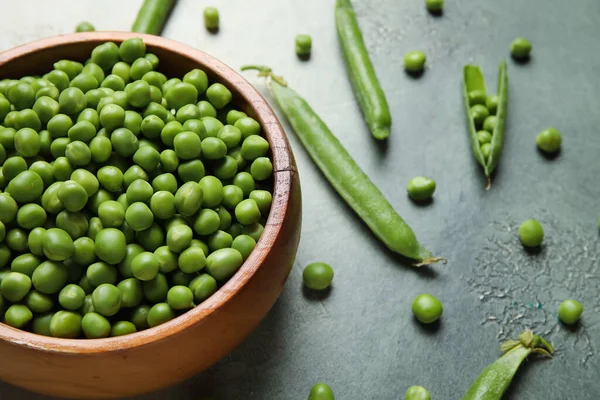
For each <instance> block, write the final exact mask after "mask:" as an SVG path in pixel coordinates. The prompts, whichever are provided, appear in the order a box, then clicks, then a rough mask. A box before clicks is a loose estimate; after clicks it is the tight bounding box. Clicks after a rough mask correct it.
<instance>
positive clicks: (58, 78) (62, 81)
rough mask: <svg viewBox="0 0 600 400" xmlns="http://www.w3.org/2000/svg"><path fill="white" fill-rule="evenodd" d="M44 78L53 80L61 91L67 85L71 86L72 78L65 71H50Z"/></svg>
mask: <svg viewBox="0 0 600 400" xmlns="http://www.w3.org/2000/svg"><path fill="white" fill-rule="evenodd" d="M43 78H44V79H47V80H48V81H50V82H52V83H53V84H54V86H56V87H57V88H58V90H60V91H61V92H62V91H63V90H65V89H66V88H67V87H69V81H70V78H69V75H67V73H66V72H64V71H61V70H54V71H50V72H48V73H47V74H46V75H44V76H43Z"/></svg>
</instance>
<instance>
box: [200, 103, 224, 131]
mask: <svg viewBox="0 0 600 400" xmlns="http://www.w3.org/2000/svg"><path fill="white" fill-rule="evenodd" d="M196 107H198V111H199V112H200V118H201V119H202V118H205V117H210V118H217V109H216V108H215V107H214V106H213V105H212V104H210V103H209V102H208V101H206V100H200V101H199V102H198V104H197V105H196ZM210 121H211V122H214V121H213V120H210ZM217 121H218V120H217ZM200 122H202V121H200ZM219 122H220V121H219ZM209 124H210V122H209ZM201 133H203V134H204V136H201V138H204V137H205V136H206V128H205V129H204V130H203V131H202V132H201Z"/></svg>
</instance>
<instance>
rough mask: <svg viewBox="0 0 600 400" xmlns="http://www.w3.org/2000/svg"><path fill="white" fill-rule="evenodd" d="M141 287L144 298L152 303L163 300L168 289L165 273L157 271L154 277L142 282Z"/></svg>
mask: <svg viewBox="0 0 600 400" xmlns="http://www.w3.org/2000/svg"><path fill="white" fill-rule="evenodd" d="M142 289H143V291H144V297H146V300H148V301H150V302H152V303H158V302H160V301H164V300H165V299H166V298H167V292H168V291H169V283H168V282H167V278H166V276H165V275H163V274H161V273H159V274H158V275H156V278H154V279H151V280H149V281H144V282H142Z"/></svg>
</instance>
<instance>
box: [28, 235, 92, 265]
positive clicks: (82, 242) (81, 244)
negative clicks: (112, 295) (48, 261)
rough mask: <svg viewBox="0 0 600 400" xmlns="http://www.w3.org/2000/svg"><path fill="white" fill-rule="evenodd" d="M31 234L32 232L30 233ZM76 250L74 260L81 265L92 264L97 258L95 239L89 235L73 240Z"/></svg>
mask: <svg viewBox="0 0 600 400" xmlns="http://www.w3.org/2000/svg"><path fill="white" fill-rule="evenodd" d="M30 236H31V234H30ZM73 245H74V246H75V251H74V252H73V256H72V260H73V261H75V263H77V264H79V265H90V264H92V263H93V262H94V261H95V260H96V254H95V253H94V241H93V240H92V239H90V238H89V237H85V236H84V237H80V238H79V239H77V240H75V241H74V242H73Z"/></svg>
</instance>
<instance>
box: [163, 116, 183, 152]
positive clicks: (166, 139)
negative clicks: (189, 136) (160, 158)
mask: <svg viewBox="0 0 600 400" xmlns="http://www.w3.org/2000/svg"><path fill="white" fill-rule="evenodd" d="M179 132H183V125H181V123H179V122H178V121H171V122H168V123H167V124H165V126H164V127H163V129H162V130H161V132H160V140H161V141H162V142H163V143H164V144H165V145H166V146H169V147H173V143H174V140H175V136H177V134H178V133H179Z"/></svg>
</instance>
